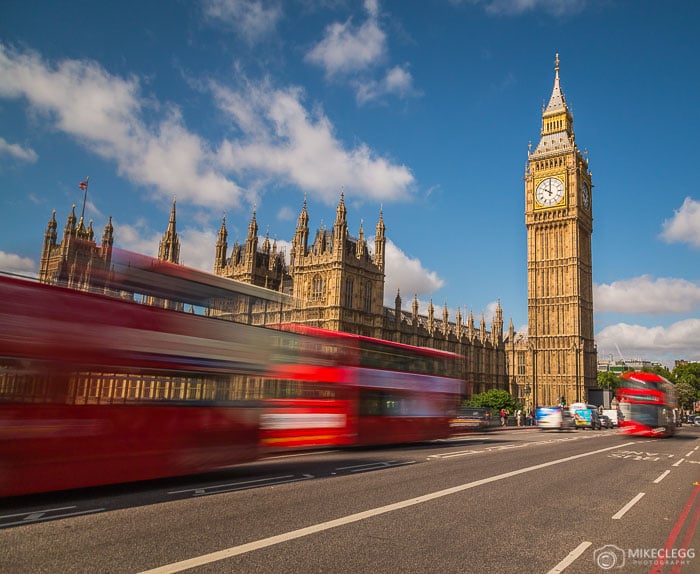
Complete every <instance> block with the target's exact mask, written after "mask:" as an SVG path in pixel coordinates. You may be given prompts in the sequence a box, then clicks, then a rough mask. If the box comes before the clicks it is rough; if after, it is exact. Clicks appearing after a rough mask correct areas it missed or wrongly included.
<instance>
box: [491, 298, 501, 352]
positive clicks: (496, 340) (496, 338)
mask: <svg viewBox="0 0 700 574" xmlns="http://www.w3.org/2000/svg"><path fill="white" fill-rule="evenodd" d="M491 341H492V343H493V344H494V345H496V346H497V345H499V344H500V343H501V341H503V308H502V307H501V300H500V299H499V300H498V304H497V305H496V316H495V317H494V318H493V321H492V322H491Z"/></svg>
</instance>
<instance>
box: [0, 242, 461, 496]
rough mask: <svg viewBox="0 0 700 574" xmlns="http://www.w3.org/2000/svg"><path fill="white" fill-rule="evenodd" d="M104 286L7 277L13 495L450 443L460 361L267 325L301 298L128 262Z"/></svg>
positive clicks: (7, 407)
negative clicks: (297, 452) (364, 448)
mask: <svg viewBox="0 0 700 574" xmlns="http://www.w3.org/2000/svg"><path fill="white" fill-rule="evenodd" d="M90 287H91V289H93V290H95V291H97V292H86V291H82V290H77V289H73V288H67V287H65V286H60V285H46V284H40V283H38V282H36V281H31V280H28V279H26V278H17V277H9V276H6V275H0V496H14V495H21V494H28V493H35V492H42V491H50V490H63V489H71V488H81V487H87V486H96V485H102V484H109V483H118V482H131V481H137V480H146V479H152V478H160V477H166V476H177V475H185V474H194V473H200V472H207V471H211V470H216V469H222V468H226V467H229V466H231V465H236V464H240V463H242V462H247V461H252V460H256V459H258V458H260V457H261V456H265V455H266V454H268V453H270V452H274V451H275V449H279V448H288V447H307V448H308V447H314V446H319V445H356V444H382V443H395V442H408V441H418V440H429V439H435V438H441V437H443V436H447V434H448V432H449V419H450V418H451V416H453V414H454V410H455V408H456V405H457V402H458V399H459V398H460V393H461V390H462V389H461V381H459V379H458V378H457V377H456V366H457V361H458V360H459V357H457V356H456V355H453V354H450V353H442V352H440V351H432V350H430V349H420V348H416V347H410V346H406V345H399V344H396V343H389V342H383V341H379V340H374V339H369V338H366V337H355V336H352V335H345V334H340V333H332V332H328V331H323V330H315V329H313V328H298V329H296V330H294V329H288V328H287V329H281V328H265V327H264V325H278V326H279V325H289V324H290V321H291V320H292V319H293V317H294V310H295V302H294V301H293V300H292V299H291V298H290V297H287V296H285V295H282V294H280V293H277V292H274V291H270V290H267V289H262V288H259V287H255V286H252V285H247V284H242V283H238V282H235V281H231V280H229V279H225V278H222V277H217V276H214V275H210V274H207V273H203V272H199V271H196V270H192V269H188V268H185V267H182V266H179V265H174V264H171V263H167V262H163V261H159V260H155V259H151V258H147V257H144V256H141V255H137V254H129V253H126V252H117V251H116V250H115V253H114V254H113V258H112V268H111V270H110V273H109V275H105V276H103V277H100V276H97V275H95V276H93V277H92V280H91V284H90Z"/></svg>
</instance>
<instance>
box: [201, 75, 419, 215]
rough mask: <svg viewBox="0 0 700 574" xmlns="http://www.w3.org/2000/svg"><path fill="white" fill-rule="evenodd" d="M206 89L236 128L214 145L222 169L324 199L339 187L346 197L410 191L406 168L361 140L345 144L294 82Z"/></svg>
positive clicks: (401, 195)
mask: <svg viewBox="0 0 700 574" xmlns="http://www.w3.org/2000/svg"><path fill="white" fill-rule="evenodd" d="M212 91H213V93H214V96H215V98H216V100H217V103H218V105H219V106H220V107H221V109H222V110H224V111H225V112H226V113H227V114H229V115H230V117H231V118H232V119H233V120H234V121H235V122H236V123H237V124H238V127H239V128H240V130H241V132H242V137H241V138H240V139H239V140H237V141H226V142H224V143H223V144H222V145H221V148H220V149H219V152H218V161H219V164H220V165H221V166H222V167H223V168H224V169H226V170H230V171H233V172H235V173H237V174H239V175H240V176H241V177H243V176H244V175H246V174H250V173H252V174H254V176H255V177H261V178H262V177H265V178H276V179H281V180H284V181H286V182H290V183H292V184H294V185H296V186H298V187H299V188H300V189H302V190H306V191H308V192H310V193H311V194H312V195H314V196H316V197H319V198H320V199H322V200H323V201H324V202H325V203H327V204H329V205H332V204H333V203H334V202H336V201H337V199H338V193H339V190H340V189H341V188H342V189H344V190H345V195H346V196H347V197H348V198H350V197H352V196H354V197H356V198H361V199H373V200H379V201H391V200H401V199H406V198H407V197H408V196H409V195H410V194H411V193H412V192H413V186H414V178H413V174H412V173H411V171H410V169H409V168H407V167H406V166H404V165H395V164H393V163H392V162H391V161H389V160H388V159H385V158H383V157H378V156H376V154H374V153H373V152H372V150H371V149H370V148H369V146H367V145H366V144H364V143H360V144H359V145H357V146H356V147H355V148H354V149H346V148H345V147H344V145H343V143H342V142H340V141H339V140H338V139H337V138H336V137H335V133H334V129H333V125H332V124H331V122H330V120H329V119H328V118H327V117H326V116H325V115H324V114H323V111H322V110H321V109H320V108H316V109H314V110H313V111H308V110H307V109H306V108H305V107H304V105H303V101H302V100H303V92H302V91H301V90H300V89H299V88H294V87H291V88H287V89H274V88H272V87H270V86H269V85H268V84H267V83H262V84H259V85H253V84H248V85H247V86H246V88H244V91H243V92H240V93H239V92H234V91H232V90H229V89H228V88H224V87H223V86H220V85H217V84H212Z"/></svg>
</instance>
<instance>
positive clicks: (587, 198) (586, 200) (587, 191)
mask: <svg viewBox="0 0 700 574" xmlns="http://www.w3.org/2000/svg"><path fill="white" fill-rule="evenodd" d="M581 201H583V207H585V208H586V209H588V206H589V205H590V204H591V188H590V187H588V184H587V183H586V182H585V181H584V182H583V183H582V184H581Z"/></svg>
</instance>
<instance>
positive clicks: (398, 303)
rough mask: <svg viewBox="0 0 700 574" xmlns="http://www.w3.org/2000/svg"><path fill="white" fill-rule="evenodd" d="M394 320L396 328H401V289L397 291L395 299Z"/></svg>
mask: <svg viewBox="0 0 700 574" xmlns="http://www.w3.org/2000/svg"><path fill="white" fill-rule="evenodd" d="M394 320H395V321H396V328H397V329H398V328H399V327H400V326H401V289H397V290H396V299H394Z"/></svg>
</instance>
